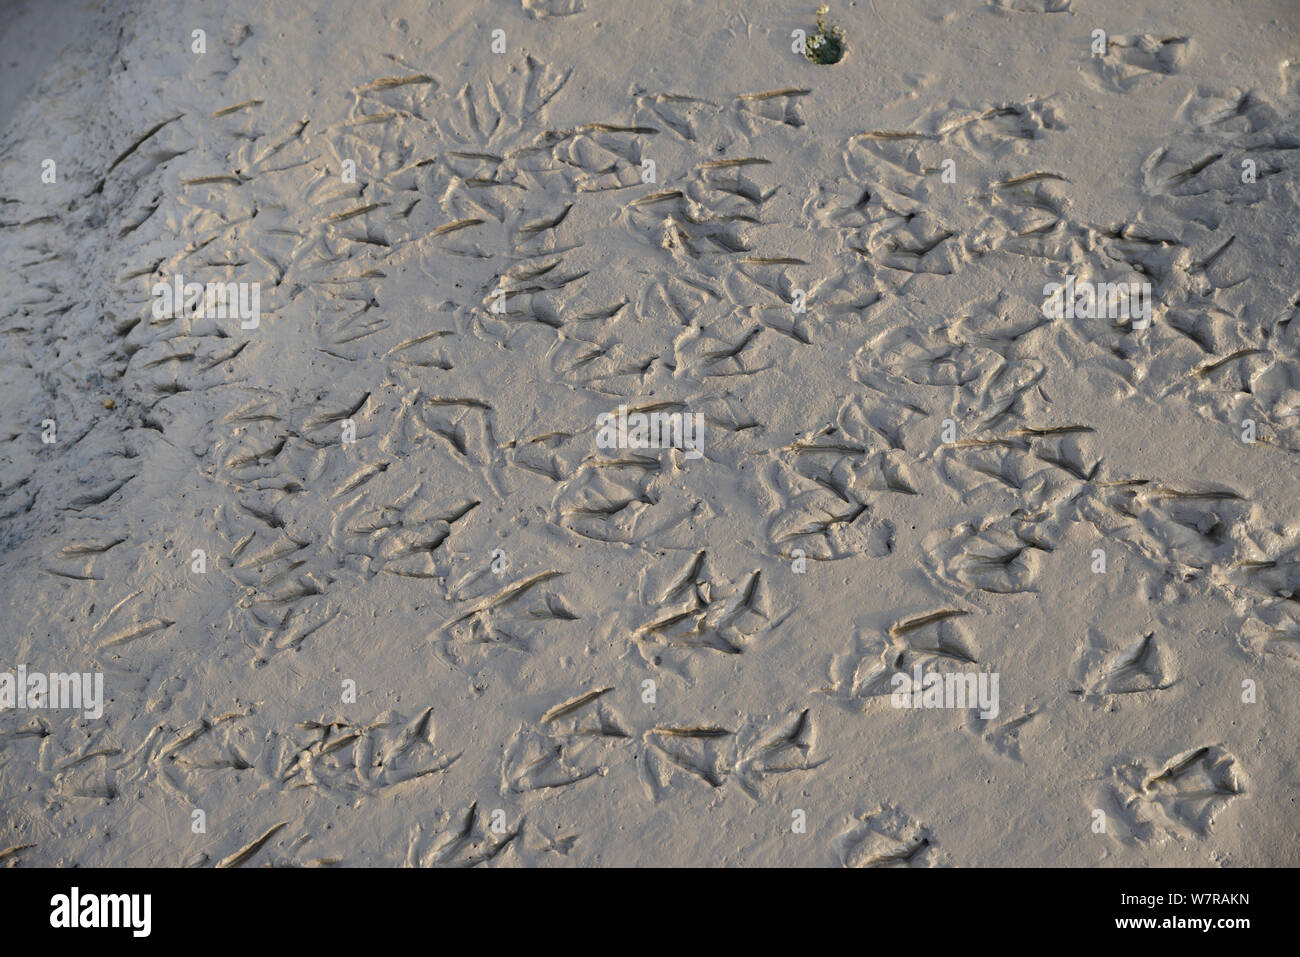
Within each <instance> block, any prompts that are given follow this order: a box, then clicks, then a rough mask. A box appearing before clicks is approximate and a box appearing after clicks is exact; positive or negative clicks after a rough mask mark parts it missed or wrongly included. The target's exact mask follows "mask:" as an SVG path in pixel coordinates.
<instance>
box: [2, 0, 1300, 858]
mask: <svg viewBox="0 0 1300 957" xmlns="http://www.w3.org/2000/svg"><path fill="white" fill-rule="evenodd" d="M1167 6H1168V5H1167V4H1162V3H1154V2H1143V0H1138V2H1132V0H1123V2H1120V0H1103V2H1097V3H1086V4H1085V3H1083V2H1081V0H995V2H990V3H983V2H978V0H968V2H963V3H959V4H954V3H951V2H947V0H944V2H940V0H916V2H909V3H907V4H891V3H884V2H880V0H871V2H866V0H860V2H858V3H856V4H853V3H840V4H837V5H836V6H835V7H834V8H833V9H832V11H831V15H830V20H831V22H833V23H835V24H837V25H839V26H842V27H843V28H844V30H845V34H846V36H847V37H848V38H849V41H850V42H851V43H852V45H853V55H852V56H849V57H846V58H845V60H844V61H843V62H842V63H840V64H838V65H837V66H835V67H834V68H833V69H822V68H821V67H818V66H815V65H813V64H810V63H808V62H807V61H806V60H805V58H804V57H803V56H802V55H801V53H800V52H799V51H798V50H797V49H792V42H793V41H792V40H791V35H792V32H793V31H795V30H798V29H803V30H808V29H809V27H810V25H811V23H810V21H811V13H812V11H811V10H808V11H793V10H792V9H791V8H790V6H789V5H788V4H778V3H774V2H756V3H755V2H749V0H745V2H737V0H725V2H722V3H720V4H679V5H668V6H664V5H660V4H647V3H631V2H622V0H620V2H612V3H599V4H597V3H589V2H583V0H523V2H522V3H520V2H518V0H515V2H513V3H499V4H493V5H486V4H484V5H473V6H471V5H469V4H462V3H452V2H447V3H437V2H435V3H433V4H429V3H425V2H418V3H416V2H380V3H376V4H370V5H359V6H358V7H357V8H356V9H353V8H352V7H351V6H348V7H347V9H344V5H338V4H331V3H323V2H313V3H304V2H301V0H255V2H254V0H231V2H229V3H226V4H223V5H219V8H214V7H213V6H212V5H210V4H199V3H196V2H178V3H170V4H146V3H108V4H103V5H97V6H85V5H73V4H69V5H68V6H67V12H66V14H65V15H63V16H53V15H50V14H48V13H47V14H46V15H45V17H43V18H34V17H32V16H29V15H24V16H21V17H18V16H16V17H14V18H13V19H12V20H11V21H10V23H8V24H7V25H6V26H4V27H0V30H4V31H5V38H4V43H3V50H4V51H6V54H5V55H6V57H8V56H9V55H10V53H9V51H15V50H16V51H24V50H44V51H48V52H46V53H44V54H42V55H40V56H37V55H32V56H28V57H27V58H26V60H25V61H23V62H18V61H14V62H15V63H17V65H14V66H11V65H10V63H9V61H8V60H6V63H5V64H4V66H5V70H6V72H5V73H4V77H5V79H4V83H5V87H6V93H7V94H8V92H9V91H10V90H20V91H21V92H20V93H19V94H18V95H17V96H16V97H14V98H13V99H14V102H12V103H9V102H7V101H6V106H5V109H6V112H7V127H6V128H5V130H4V133H3V144H2V146H0V262H2V263H3V273H2V275H3V289H4V295H3V299H2V300H0V366H2V372H0V390H2V391H0V401H2V402H3V409H4V415H3V419H2V423H0V424H2V428H0V592H2V594H3V601H2V603H0V609H2V613H0V671H6V672H13V671H14V670H15V669H16V668H17V667H18V666H19V665H24V666H26V667H27V668H28V669H29V670H31V671H44V672H100V673H102V674H103V675H104V677H105V682H104V684H105V696H106V699H107V700H106V701H105V702H104V714H103V716H102V717H101V718H99V719H98V720H88V719H86V718H85V717H83V716H82V714H81V713H80V712H79V711H76V710H50V709H40V708H11V709H7V710H4V711H3V712H0V808H2V811H0V827H3V834H0V864H3V865H5V866H23V865H73V864H77V865H108V864H126V865H145V864H162V865H168V866H262V865H272V864H277V865H309V864H317V865H319V864H338V865H341V866H362V865H381V864H382V865H403V864H405V865H416V866H428V865H440V866H441V865H475V864H485V865H489V866H520V865H525V866H552V865H619V864H647V865H648V864H678V865H681V864H707V865H744V864H749V865H760V864H762V865H819V866H821V865H841V864H842V865H846V866H909V867H928V866H958V865H960V866H978V865H1003V864H1016V865H1054V864H1066V865H1076V866H1095V865H1107V866H1109V865H1201V866H1242V865H1259V864H1272V865H1280V864H1291V865H1294V864H1297V863H1300V858H1298V857H1297V854H1298V853H1300V852H1297V844H1296V842H1295V839H1294V838H1295V821H1296V815H1295V789H1296V781H1297V775H1298V774H1300V768H1298V767H1297V751H1296V747H1295V740H1296V733H1297V730H1298V719H1300V703H1298V702H1300V696H1297V693H1296V692H1297V680H1298V679H1300V511H1298V510H1297V502H1298V501H1300V307H1298V305H1297V302H1298V297H1300V286H1298V285H1297V276H1300V270H1298V269H1297V245H1296V241H1295V234H1296V222H1297V202H1296V198H1297V183H1296V162H1297V156H1300V153H1297V148H1298V147H1300V120H1298V119H1297V108H1298V107H1300V67H1298V66H1297V65H1296V64H1295V63H1293V62H1292V61H1291V60H1290V59H1288V58H1289V57H1290V56H1293V55H1294V42H1293V41H1294V37H1295V35H1296V27H1297V19H1298V18H1300V14H1298V13H1297V8H1296V7H1295V5H1294V4H1292V3H1290V2H1285V0H1278V2H1259V3H1253V4H1250V5H1248V6H1246V7H1232V6H1225V5H1224V4H1221V3H1218V2H1213V0H1194V2H1189V3H1186V4H1182V5H1180V7H1179V10H1178V13H1177V15H1176V16H1175V15H1173V14H1170V13H1168V12H1167V10H1162V8H1167ZM56 7H57V5H54V4H51V5H48V6H47V10H53V9H55V8H56ZM363 8H364V9H363ZM53 29H57V30H58V33H57V34H55V35H54V36H53V39H51V35H50V34H48V33H44V34H42V33H41V32H40V31H42V30H53ZM195 30H203V31H204V34H203V39H204V52H203V53H201V54H199V53H196V52H194V50H193V48H192V45H193V44H194V43H195V42H196V41H195V40H194V39H193V31H195ZM495 30H501V31H503V36H502V37H501V38H500V43H499V47H500V48H501V49H502V50H503V51H504V52H501V53H495V52H493V42H494V36H493V31H495ZM1095 30H1104V31H1105V36H1104V38H1103V40H1102V49H1103V51H1104V55H1094V53H1093V46H1094V44H1095V43H1096V42H1097V41H1096V39H1095V37H1094V31H1095ZM15 31H28V32H29V33H30V34H31V36H30V37H29V36H28V35H27V34H22V35H21V36H18V34H17V33H16V32H15ZM16 36H18V39H17V40H15V37H16ZM13 55H14V56H19V54H18V53H14V54H13ZM47 159H52V160H54V161H55V163H54V168H55V169H56V171H57V172H56V175H55V181H54V182H53V183H47V182H43V181H42V172H43V169H44V167H43V161H45V160H47ZM648 161H653V166H651V165H650V163H649V162H648ZM353 169H354V170H355V177H350V176H349V175H348V174H349V172H350V171H351V170H353ZM178 276H179V277H183V281H184V282H200V283H216V282H234V283H257V284H259V286H258V288H259V290H260V307H261V315H260V323H258V324H257V325H256V326H255V327H253V328H244V327H243V324H242V323H241V322H240V321H239V320H238V319H228V318H213V317H211V316H208V315H203V316H200V315H195V314H194V312H193V311H191V312H183V311H182V312H180V313H179V314H177V315H175V316H173V315H171V314H163V315H159V314H158V311H157V310H155V308H154V305H155V301H156V300H155V297H154V295H153V288H154V286H155V284H158V283H171V282H174V281H175V280H176V277H178ZM1071 276H1073V277H1075V279H1076V280H1077V281H1078V282H1080V283H1083V282H1091V283H1134V282H1136V283H1147V284H1149V285H1150V288H1151V300H1150V301H1151V316H1150V324H1149V326H1148V327H1147V328H1145V329H1141V328H1135V327H1134V325H1133V323H1132V322H1130V321H1122V320H1121V321H1116V319H1114V318H1109V317H1105V316H1102V317H1099V318H1085V317H1071V318H1065V317H1059V318H1058V317H1053V316H1049V315H1045V313H1044V309H1043V305H1044V297H1045V293H1044V287H1045V286H1047V285H1049V284H1051V283H1064V282H1065V281H1066V280H1067V278H1068V277H1071ZM801 307H802V308H801ZM621 405H622V406H627V407H628V410H630V411H633V412H634V411H636V410H643V411H647V412H651V411H657V412H661V413H674V412H679V413H682V414H696V413H700V414H702V415H703V417H704V423H705V426H704V428H705V432H704V437H705V441H704V442H703V445H702V453H703V454H702V456H701V457H699V458H690V457H687V456H686V455H684V454H683V451H682V450H681V449H604V448H600V447H598V446H597V444H596V441H595V439H596V430H597V426H596V423H597V417H598V416H600V415H602V414H603V413H609V412H616V411H617V409H618V407H619V406H621ZM48 422H52V423H53V429H52V431H51V428H50V427H49V426H47V425H46V423H48ZM349 429H350V430H351V432H349ZM51 435H52V436H53V441H45V440H44V438H45V437H49V436H51ZM348 438H354V441H345V439H348ZM1247 439H1253V441H1247ZM918 666H919V667H920V668H921V669H922V670H923V672H927V673H928V672H935V671H938V672H944V671H959V672H963V673H972V674H973V673H977V672H979V673H991V674H996V675H997V676H998V677H999V685H998V688H999V694H1000V700H999V704H998V708H997V713H996V715H995V716H990V717H987V718H986V717H982V716H981V715H980V713H979V711H978V710H974V709H971V708H964V709H947V708H907V709H903V708H897V707H895V706H894V704H895V701H894V700H893V698H892V696H891V693H892V691H893V680H894V675H896V674H897V673H899V672H903V673H907V674H912V673H913V671H914V669H915V668H917V667H918ZM353 691H355V694H353V693H352V692H353ZM197 811H202V812H203V814H202V815H201V816H199V815H196V813H195V812H197ZM200 823H201V824H202V825H203V826H202V827H200V826H199V824H200ZM1099 825H1101V827H1099Z"/></svg>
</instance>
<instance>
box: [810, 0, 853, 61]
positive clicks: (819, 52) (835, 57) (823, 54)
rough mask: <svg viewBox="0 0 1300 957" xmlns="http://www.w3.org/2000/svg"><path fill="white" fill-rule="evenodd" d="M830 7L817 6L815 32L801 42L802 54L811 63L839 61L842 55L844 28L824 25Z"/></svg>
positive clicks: (824, 5)
mask: <svg viewBox="0 0 1300 957" xmlns="http://www.w3.org/2000/svg"><path fill="white" fill-rule="evenodd" d="M829 12H830V7H828V6H827V5H826V4H824V3H823V4H822V5H821V6H820V7H818V8H817V32H816V33H814V34H813V35H812V36H810V37H809V38H808V39H807V40H804V42H803V55H804V56H806V57H807V58H808V60H809V61H810V62H812V63H839V62H840V59H841V58H842V57H843V56H844V30H843V28H841V27H828V26H826V14H827V13H829Z"/></svg>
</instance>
